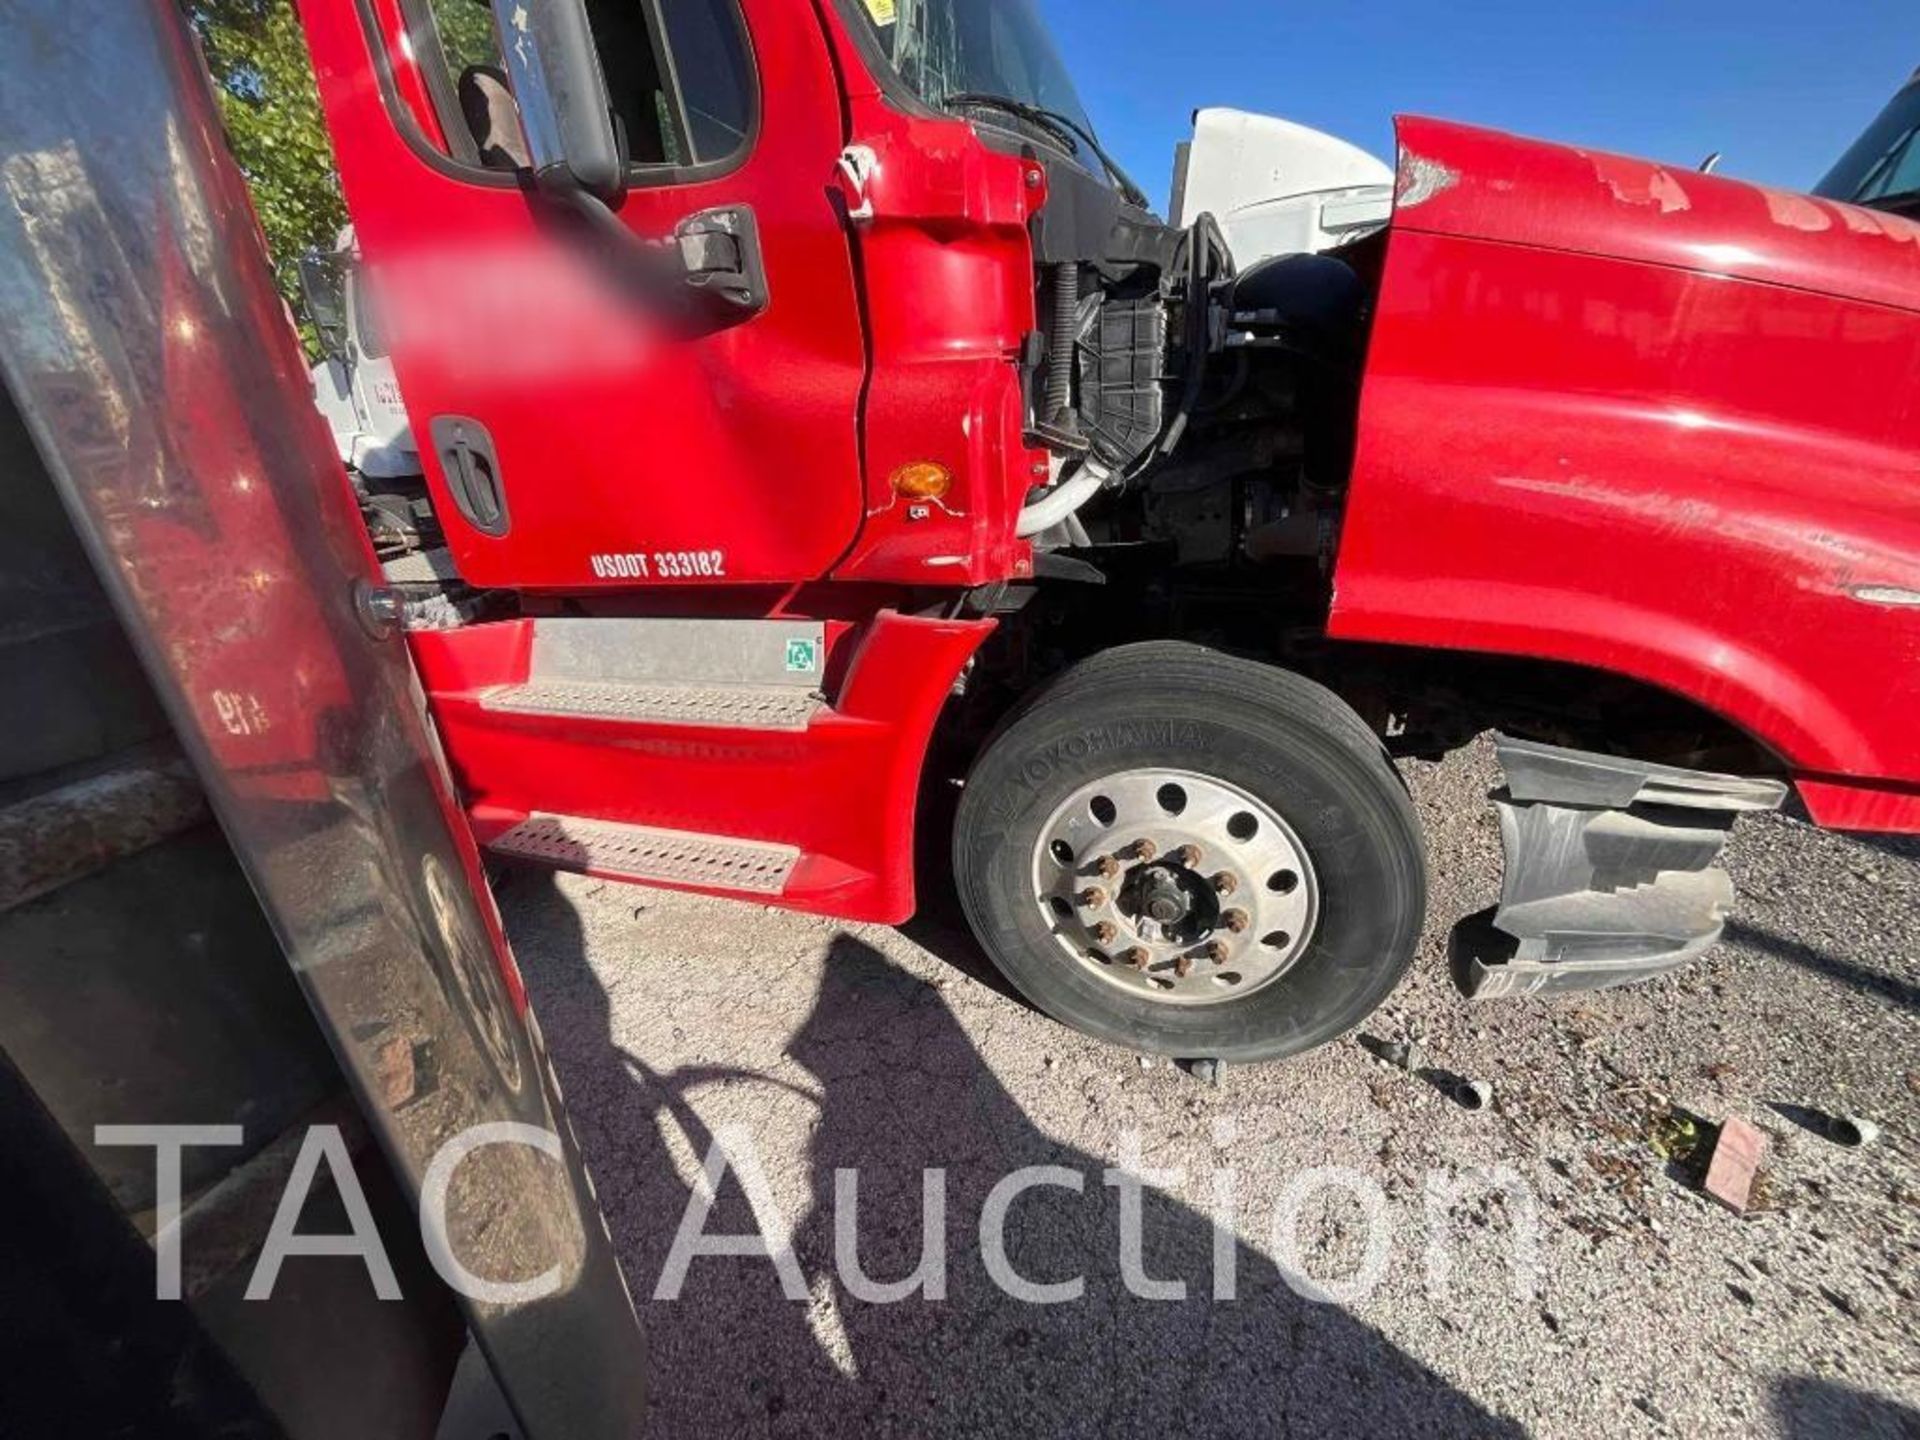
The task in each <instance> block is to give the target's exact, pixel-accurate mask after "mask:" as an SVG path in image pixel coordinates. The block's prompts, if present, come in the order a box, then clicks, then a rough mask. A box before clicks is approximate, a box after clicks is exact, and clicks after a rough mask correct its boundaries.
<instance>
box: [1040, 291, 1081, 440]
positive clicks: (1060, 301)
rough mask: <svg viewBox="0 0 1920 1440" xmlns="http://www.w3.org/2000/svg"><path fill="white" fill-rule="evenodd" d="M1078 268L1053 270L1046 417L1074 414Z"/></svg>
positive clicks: (1056, 420) (1048, 338)
mask: <svg viewBox="0 0 1920 1440" xmlns="http://www.w3.org/2000/svg"><path fill="white" fill-rule="evenodd" d="M1079 313H1080V266H1079V265H1078V264H1077V263H1075V262H1074V261H1071V260H1068V261H1063V262H1062V263H1060V264H1058V265H1055V266H1054V267H1053V306H1052V310H1051V313H1050V314H1049V315H1048V316H1047V418H1048V419H1049V420H1052V421H1054V422H1055V423H1056V424H1057V423H1059V422H1060V421H1061V420H1062V419H1063V418H1064V417H1067V416H1071V415H1072V414H1073V350H1074V346H1075V344H1076V343H1077V342H1078V340H1079V325H1080V319H1079Z"/></svg>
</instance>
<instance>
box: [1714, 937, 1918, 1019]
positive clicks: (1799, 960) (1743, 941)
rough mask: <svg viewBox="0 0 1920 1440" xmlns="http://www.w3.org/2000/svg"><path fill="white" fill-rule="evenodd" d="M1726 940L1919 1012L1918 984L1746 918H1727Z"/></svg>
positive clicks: (1865, 993)
mask: <svg viewBox="0 0 1920 1440" xmlns="http://www.w3.org/2000/svg"><path fill="white" fill-rule="evenodd" d="M1726 939H1727V940H1728V941H1730V942H1731V943H1733V944H1736V945H1745V946H1747V947H1749V948H1751V949H1754V950H1758V951H1761V952H1762V953H1763V954H1767V955H1771V956H1773V957H1774V958H1775V959H1776V960H1784V961H1786V962H1787V963H1788V964H1789V965H1797V966H1799V967H1800V968H1801V969H1802V970H1807V971H1811V972H1812V973H1813V974H1815V975H1823V976H1825V977H1826V978H1827V979H1829V980H1832V981H1834V982H1835V983H1837V984H1840V985H1844V986H1846V987H1847V988H1848V989H1849V990H1857V991H1859V992H1860V993H1861V994H1862V995H1872V996H1875V997H1877V998H1879V999H1881V1000H1885V1001H1887V1002H1888V1003H1889V1004H1893V1005H1898V1006H1899V1007H1900V1008H1901V1009H1903V1010H1913V1011H1920V986H1917V985H1914V984H1912V983H1910V982H1909V981H1906V980H1902V979H1900V978H1899V977H1898V976H1897V975H1888V974H1886V973H1885V972H1884V971H1880V970H1874V969H1870V968H1869V967H1867V966H1865V965H1861V964H1858V963H1856V962H1855V961H1852V960H1848V959H1845V958H1843V957H1841V956H1839V955H1834V954H1831V953H1829V952H1828V951H1825V950H1816V949H1814V947H1813V946H1811V945H1806V944H1802V943H1801V942H1800V941H1798V940H1793V939H1789V938H1788V937H1787V936H1785V935H1782V934H1780V933H1778V932H1777V931H1774V930H1769V929H1767V928H1766V927H1765V926H1764V925H1756V924H1754V923H1753V922H1751V921H1748V920H1738V919H1735V920H1729V921H1728V922H1727V932H1726Z"/></svg>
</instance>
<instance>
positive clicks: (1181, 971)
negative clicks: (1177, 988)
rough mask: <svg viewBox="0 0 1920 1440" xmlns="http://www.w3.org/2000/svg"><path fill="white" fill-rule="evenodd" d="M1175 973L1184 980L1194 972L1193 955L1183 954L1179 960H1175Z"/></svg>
mask: <svg viewBox="0 0 1920 1440" xmlns="http://www.w3.org/2000/svg"><path fill="white" fill-rule="evenodd" d="M1173 973H1174V974H1175V975H1177V976H1179V977H1180V978H1181V979H1182V980H1184V979H1186V978H1187V977H1188V976H1189V975H1191V974H1193V956H1191V955H1182V956H1181V957H1180V958H1179V959H1178V960H1176V961H1174V962H1173Z"/></svg>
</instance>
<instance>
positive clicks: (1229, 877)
mask: <svg viewBox="0 0 1920 1440" xmlns="http://www.w3.org/2000/svg"><path fill="white" fill-rule="evenodd" d="M1207 883H1208V884H1210V885H1212V886H1213V889H1214V893H1215V894H1217V895H1231V894H1233V892H1234V891H1235V890H1238V889H1239V888H1240V881H1239V880H1238V878H1236V877H1235V875H1234V873H1233V872H1232V871H1231V870H1222V871H1221V872H1220V873H1219V874H1218V875H1216V876H1214V877H1213V879H1212V880H1210V881H1208V882H1207Z"/></svg>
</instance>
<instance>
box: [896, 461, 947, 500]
mask: <svg viewBox="0 0 1920 1440" xmlns="http://www.w3.org/2000/svg"><path fill="white" fill-rule="evenodd" d="M952 488H953V472H952V471H951V470H949V469H947V467H946V466H944V465H937V464H935V463H934V462H933V461H931V460H915V461H914V462H913V463H912V464H910V465H902V466H901V467H900V468H899V469H898V470H896V471H894V472H893V493H894V494H896V495H903V496H905V497H906V498H907V499H909V500H938V499H940V498H941V497H942V496H943V495H945V494H946V493H947V491H949V490H951V489H952Z"/></svg>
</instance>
